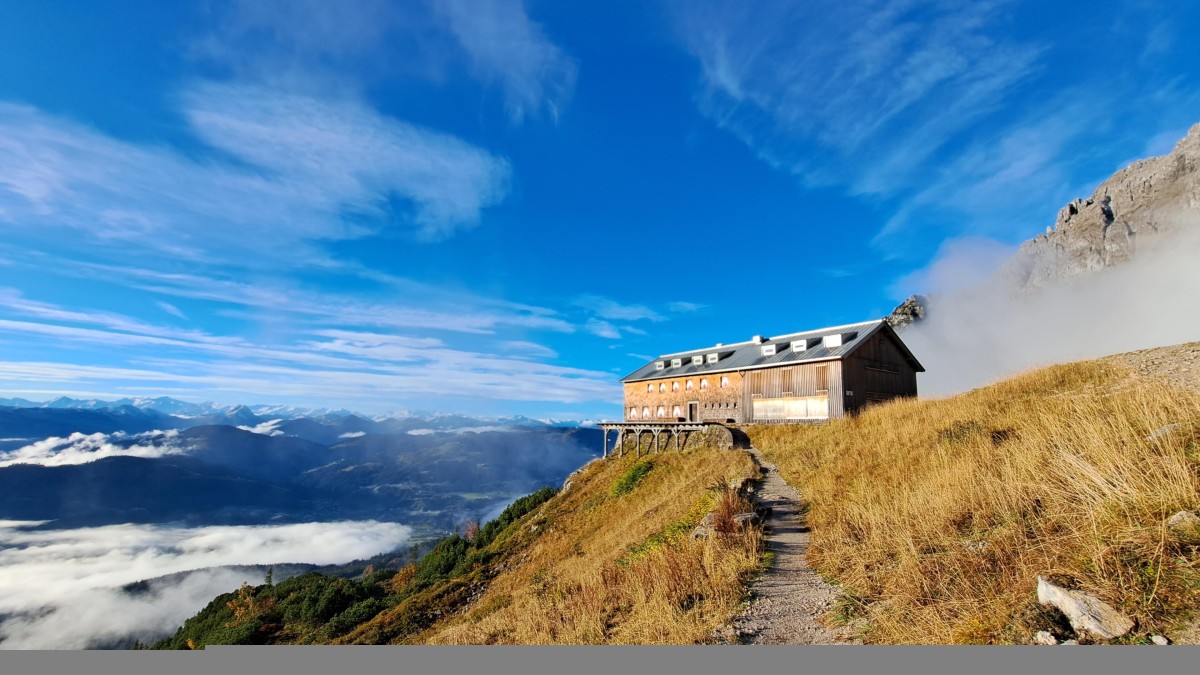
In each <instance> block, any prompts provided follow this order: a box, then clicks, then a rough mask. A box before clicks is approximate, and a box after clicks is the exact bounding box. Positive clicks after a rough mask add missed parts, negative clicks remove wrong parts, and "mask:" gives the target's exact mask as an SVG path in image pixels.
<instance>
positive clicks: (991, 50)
mask: <svg viewBox="0 0 1200 675" xmlns="http://www.w3.org/2000/svg"><path fill="white" fill-rule="evenodd" d="M1033 4H1035V3H1030V2H1022V1H1021V0H986V1H984V2H974V3H953V2H938V1H926V0H903V1H901V2H891V1H889V2H882V1H880V0H851V1H850V2H843V3H839V4H837V5H836V6H834V5H831V6H828V7H822V8H819V10H816V9H814V8H811V7H808V6H802V5H797V4H795V3H788V2H782V1H780V2H767V3H756V4H755V5H753V6H750V5H746V4H744V3H729V2H719V1H715V2H699V3H697V2H689V3H677V4H676V5H674V10H675V11H674V12H673V16H674V19H675V25H676V29H677V31H678V34H679V36H680V40H681V44H682V45H683V46H684V48H685V49H687V50H688V52H689V53H691V54H692V55H693V56H694V57H695V59H696V60H697V62H698V64H699V66H700V74H701V79H700V87H699V91H698V93H697V98H696V101H697V105H698V107H699V109H700V111H701V112H702V113H703V114H704V115H705V116H707V117H708V118H709V119H711V120H712V121H713V122H714V123H715V124H716V125H717V126H718V127H720V128H721V129H724V130H725V131H727V132H729V133H730V134H732V135H733V136H735V137H736V138H738V139H739V140H741V141H742V142H743V143H744V144H745V145H746V146H747V147H748V148H750V149H751V150H752V151H753V152H755V153H756V154H757V155H758V157H759V158H760V159H762V160H763V161H765V162H767V163H769V164H770V165H771V166H773V167H775V168H777V169H779V170H781V171H786V172H789V173H791V174H794V175H795V176H797V177H798V179H799V180H800V181H801V182H802V183H804V184H805V185H807V186H810V187H814V186H820V187H834V188H836V189H839V190H841V191H844V192H845V193H847V194H850V195H853V196H856V197H858V198H861V199H864V200H866V201H868V202H869V203H871V204H872V206H873V207H875V208H878V209H879V211H880V212H881V218H880V227H879V228H878V229H877V231H876V233H875V236H874V240H873V243H874V244H875V246H876V247H877V248H878V249H881V250H883V251H886V253H887V255H888V256H889V257H893V258H895V257H898V258H906V259H914V258H919V257H931V256H933V255H935V253H934V251H935V250H936V248H937V246H938V245H939V242H940V241H941V240H942V239H943V238H946V237H961V236H986V237H993V238H997V239H1000V240H1002V241H1009V242H1013V241H1018V240H1020V239H1023V238H1027V237H1029V236H1032V235H1033V234H1036V233H1037V232H1038V231H1040V230H1041V229H1042V228H1043V227H1045V226H1046V225H1049V224H1051V223H1052V222H1053V217H1054V213H1055V212H1056V211H1057V209H1058V208H1059V207H1060V206H1061V205H1062V203H1064V202H1065V201H1067V200H1069V199H1071V198H1074V197H1077V196H1083V195H1086V194H1090V192H1091V189H1092V187H1094V185H1095V183H1096V182H1098V181H1099V180H1101V179H1103V178H1104V177H1105V176H1107V175H1108V174H1109V173H1111V172H1112V171H1114V170H1116V169H1117V168H1119V167H1120V166H1121V165H1122V163H1123V162H1124V161H1128V160H1130V159H1136V158H1138V156H1137V155H1136V153H1138V152H1140V151H1142V149H1143V147H1144V135H1145V133H1146V129H1147V128H1150V129H1158V130H1161V131H1163V132H1165V133H1167V134H1175V136H1176V137H1178V135H1180V133H1181V131H1182V130H1183V129H1186V128H1187V126H1188V125H1189V124H1190V123H1192V122H1194V115H1195V113H1194V111H1195V109H1196V103H1197V101H1198V100H1200V99H1197V97H1196V93H1197V86H1196V83H1195V82H1191V81H1189V78H1186V77H1179V76H1178V74H1177V73H1165V72H1160V71H1159V70H1158V69H1157V67H1156V63H1155V61H1154V60H1153V59H1149V60H1147V59H1140V60H1139V59H1138V58H1136V54H1137V51H1139V50H1148V51H1149V53H1154V52H1155V51H1156V50H1162V49H1166V48H1168V47H1167V46H1168V45H1169V42H1170V31H1169V30H1165V29H1164V28H1163V27H1164V26H1168V25H1170V24H1171V15H1172V13H1173V12H1174V11H1175V10H1173V9H1171V8H1170V7H1167V6H1160V7H1153V6H1149V5H1147V6H1141V7H1140V9H1138V10H1136V11H1134V10H1133V9H1132V8H1129V7H1124V8H1122V9H1120V10H1119V11H1116V12H1114V17H1113V19H1112V20H1111V21H1107V22H1106V20H1105V19H1102V18H1101V19H1097V20H1096V21H1095V22H1091V23H1089V24H1088V28H1087V30H1088V31H1089V32H1090V33H1091V34H1093V36H1094V39H1096V40H1098V41H1101V42H1106V41H1107V42H1111V43H1112V44H1113V45H1121V47H1119V48H1118V47H1114V49H1116V50H1117V51H1114V52H1112V53H1113V54H1119V55H1120V57H1118V60H1119V61H1120V62H1119V63H1112V62H1107V61H1106V62H1101V60H1095V62H1094V63H1089V64H1084V65H1082V66H1081V67H1080V68H1078V69H1073V70H1072V71H1071V73H1070V76H1069V78H1064V73H1063V72H1062V71H1061V70H1060V69H1057V68H1055V67H1054V65H1055V62H1056V60H1060V59H1062V58H1067V57H1069V55H1068V54H1066V53H1064V52H1065V51H1067V50H1069V49H1070V47H1068V46H1066V45H1065V44H1063V43H1061V42H1060V41H1057V40H1055V39H1053V36H1052V35H1051V34H1050V33H1047V32H1045V31H1040V32H1039V29H1040V26H1038V24H1036V22H1034V23H1024V24H1023V23H1021V22H1020V21H1019V20H1018V19H1017V18H1016V17H1019V16H1020V15H1021V13H1022V12H1024V11H1027V10H1028V9H1029V6H1030V5H1033ZM1125 54H1129V55H1130V56H1129V57H1128V58H1125V57H1124V55H1125ZM1132 120H1137V123H1134V124H1131V123H1130V122H1131V121H1132ZM1131 132H1132V133H1131ZM1135 134H1140V135H1141V136H1142V138H1141V140H1138V138H1136V137H1135ZM1131 154H1133V155H1134V156H1131ZM914 290H919V289H914Z"/></svg>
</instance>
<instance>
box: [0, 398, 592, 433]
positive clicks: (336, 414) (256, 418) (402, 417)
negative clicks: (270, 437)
mask: <svg viewBox="0 0 1200 675" xmlns="http://www.w3.org/2000/svg"><path fill="white" fill-rule="evenodd" d="M0 408H36V409H49V410H94V411H117V412H121V413H122V414H126V415H129V414H133V411H131V410H129V409H133V410H136V411H141V412H143V413H160V414H161V415H170V416H172V417H178V418H182V419H184V420H194V422H175V423H169V424H168V425H167V426H163V427H158V428H164V429H167V428H170V429H174V428H185V427H187V426H198V425H201V424H234V425H235V426H236V425H246V426H254V425H257V424H262V423H263V422H268V421H271V420H294V419H311V418H317V419H322V420H326V421H329V420H336V419H337V418H348V417H356V418H358V419H366V420H369V421H372V422H380V423H388V422H392V423H396V422H399V423H402V426H403V427H404V428H405V429H406V430H407V429H434V430H449V429H465V428H471V427H491V426H504V427H508V426H559V427H571V426H578V425H579V424H580V423H579V422H577V421H574V420H551V419H533V418H530V417H525V416H524V415H512V416H504V417H474V416H468V415H461V414H457V413H444V412H425V411H408V410H398V411H395V412H391V413H387V414H384V415H376V416H365V415H362V414H360V413H356V412H354V411H352V410H347V409H345V408H337V409H331V408H304V407H299V406H289V405H222V404H219V403H213V402H211V401H206V402H204V403H192V402H190V401H181V400H179V399H177V398H171V397H169V396H158V397H134V398H120V399H115V400H111V401H109V400H102V399H95V398H91V399H79V398H70V397H68V396H60V397H58V398H56V399H53V400H50V401H42V402H39V401H30V400H27V399H23V398H0Z"/></svg>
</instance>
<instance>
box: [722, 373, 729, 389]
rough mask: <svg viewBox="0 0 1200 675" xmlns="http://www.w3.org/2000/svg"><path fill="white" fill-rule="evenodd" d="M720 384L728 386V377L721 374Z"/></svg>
mask: <svg viewBox="0 0 1200 675" xmlns="http://www.w3.org/2000/svg"><path fill="white" fill-rule="evenodd" d="M721 386H722V387H728V386H729V378H728V377H727V376H725V375H722V376H721Z"/></svg>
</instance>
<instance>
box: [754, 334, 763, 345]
mask: <svg viewBox="0 0 1200 675" xmlns="http://www.w3.org/2000/svg"><path fill="white" fill-rule="evenodd" d="M765 339H766V338H764V337H763V336H761V335H755V336H754V337H752V338H750V341H751V342H753V343H754V344H756V345H761V344H762V343H763V341H764V340H765Z"/></svg>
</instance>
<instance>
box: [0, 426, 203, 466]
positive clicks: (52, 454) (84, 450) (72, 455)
mask: <svg viewBox="0 0 1200 675" xmlns="http://www.w3.org/2000/svg"><path fill="white" fill-rule="evenodd" d="M178 435H179V432H178V431H176V430H174V429H172V430H169V431H147V432H144V433H140V434H126V433H123V432H120V431H118V432H116V433H114V434H102V433H95V434H82V433H78V432H76V433H73V434H71V435H70V436H68V437H66V438H59V437H57V436H55V437H51V438H47V439H44V440H41V441H37V442H36V443H32V444H30V445H27V446H25V447H22V448H18V449H16V450H11V451H9V452H0V468H3V467H6V466H12V465H14V464H38V465H41V466H67V465H71V464H87V463H88V462H94V461H96V460H99V459H104V458H106V457H162V456H164V455H178V454H182V453H184V452H186V449H185V448H183V447H181V446H179V445H176V444H175V442H174V441H175V438H176V437H177V436H178Z"/></svg>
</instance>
